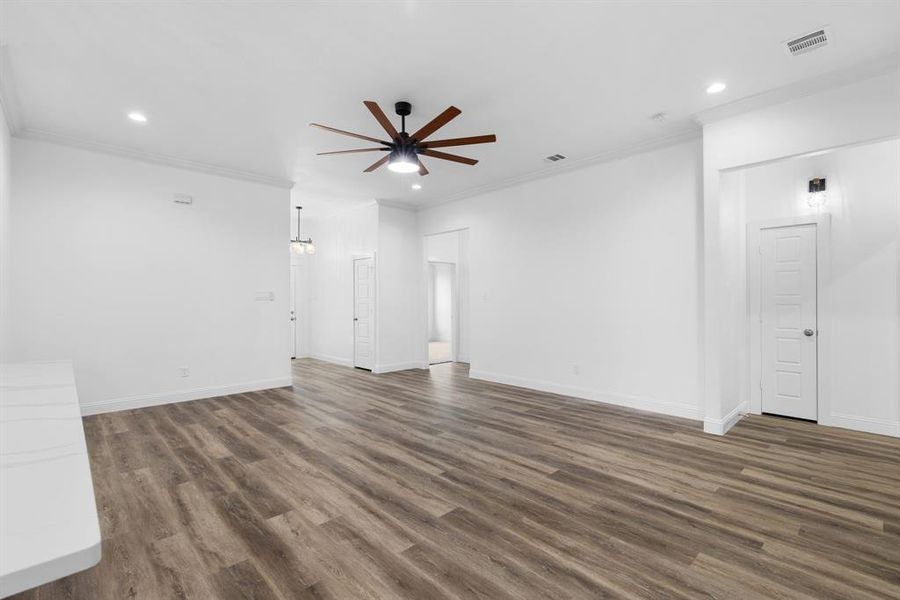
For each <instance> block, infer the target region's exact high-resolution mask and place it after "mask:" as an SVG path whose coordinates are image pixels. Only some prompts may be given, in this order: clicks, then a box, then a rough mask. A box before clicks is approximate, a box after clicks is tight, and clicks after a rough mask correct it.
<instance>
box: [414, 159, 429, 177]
mask: <svg viewBox="0 0 900 600" xmlns="http://www.w3.org/2000/svg"><path fill="white" fill-rule="evenodd" d="M416 160H417V161H419V175H421V176H423V177H424V176H425V175H428V169H426V168H425V165H423V164H422V160H421V159H419V158H418V157H416Z"/></svg>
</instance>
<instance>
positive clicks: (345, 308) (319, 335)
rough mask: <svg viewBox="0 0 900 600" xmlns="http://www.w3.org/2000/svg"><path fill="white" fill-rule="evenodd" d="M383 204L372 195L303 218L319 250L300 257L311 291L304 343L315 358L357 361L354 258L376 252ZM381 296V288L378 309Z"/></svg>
mask: <svg viewBox="0 0 900 600" xmlns="http://www.w3.org/2000/svg"><path fill="white" fill-rule="evenodd" d="M378 208H379V207H378V205H377V204H375V202H374V201H373V202H371V203H370V204H366V205H364V206H360V207H355V208H350V209H347V210H343V211H340V212H337V213H334V214H331V215H327V216H321V217H313V218H309V219H303V221H302V226H303V235H304V236H309V237H312V239H313V241H314V242H315V244H316V253H315V254H314V255H312V256H304V257H300V260H301V261H303V262H305V264H306V273H307V283H308V288H307V291H306V293H303V291H302V290H301V294H302V298H303V299H305V304H306V308H305V315H301V318H303V316H306V325H305V326H304V327H303V331H304V333H306V334H307V335H308V343H307V344H305V345H304V346H305V349H306V350H307V351H308V353H309V356H311V357H312V358H316V359H319V360H325V361H328V362H333V363H337V364H340V365H345V366H350V367H352V366H353V259H354V258H359V257H363V256H375V252H376V249H377V247H378ZM376 260H377V259H376ZM376 277H377V270H376ZM380 300H381V299H380V297H379V292H378V291H377V290H376V311H377V310H378V306H379V303H380ZM376 335H377V333H376Z"/></svg>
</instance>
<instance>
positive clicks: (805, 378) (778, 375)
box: [760, 225, 818, 420]
mask: <svg viewBox="0 0 900 600" xmlns="http://www.w3.org/2000/svg"><path fill="white" fill-rule="evenodd" d="M760 242H761V245H760V252H761V256H760V265H761V272H760V275H761V277H760V282H761V286H762V289H761V298H760V300H761V306H760V308H761V311H760V320H761V350H762V361H761V363H762V381H761V387H762V412H764V413H770V414H775V415H783V416H786V417H797V418H800V419H810V420H816V419H817V418H818V389H817V383H816V379H817V346H818V344H817V338H818V330H817V316H816V310H817V306H816V304H817V302H816V226H815V225H798V226H794V227H775V228H771V229H763V230H762V232H761V240H760Z"/></svg>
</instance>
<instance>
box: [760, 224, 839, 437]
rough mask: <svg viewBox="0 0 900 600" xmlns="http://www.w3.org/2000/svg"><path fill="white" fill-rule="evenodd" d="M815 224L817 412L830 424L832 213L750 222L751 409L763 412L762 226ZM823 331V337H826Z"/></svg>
mask: <svg viewBox="0 0 900 600" xmlns="http://www.w3.org/2000/svg"><path fill="white" fill-rule="evenodd" d="M798 225H815V226H816V329H817V334H816V387H817V388H818V389H817V394H816V413H817V419H816V420H817V422H818V423H819V424H820V425H831V422H832V418H831V389H830V387H829V385H828V382H829V380H828V378H827V374H828V373H830V368H831V362H832V361H831V344H830V334H831V314H832V313H831V298H830V295H829V292H828V291H829V290H830V289H831V286H830V283H831V214H830V213H821V214H816V215H804V216H800V217H782V218H778V219H765V220H762V221H753V222H750V223H747V332H746V335H747V338H746V339H747V344H748V358H749V363H750V365H749V366H750V377H749V381H748V382H747V383H748V386H749V392H750V395H749V397H750V407H749V408H750V412H751V413H752V414H755V415H759V414H762V390H761V389H760V381H761V380H762V344H761V337H762V335H761V333H762V332H761V328H762V321H761V320H760V304H761V294H762V286H761V281H760V274H761V268H762V266H761V265H762V263H761V261H760V258H759V257H760V254H759V246H760V241H761V238H762V233H761V232H762V230H763V229H776V228H779V227H795V226H798ZM823 332H824V337H823Z"/></svg>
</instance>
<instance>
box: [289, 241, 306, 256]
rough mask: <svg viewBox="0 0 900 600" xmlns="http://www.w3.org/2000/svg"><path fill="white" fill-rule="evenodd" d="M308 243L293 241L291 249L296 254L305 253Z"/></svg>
mask: <svg viewBox="0 0 900 600" xmlns="http://www.w3.org/2000/svg"><path fill="white" fill-rule="evenodd" d="M305 245H306V244H304V243H303V242H291V251H292V252H293V253H294V254H303V253H304V252H306V248H304V246H305Z"/></svg>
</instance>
